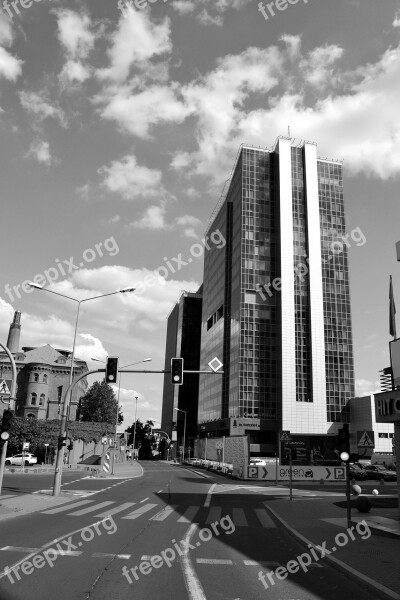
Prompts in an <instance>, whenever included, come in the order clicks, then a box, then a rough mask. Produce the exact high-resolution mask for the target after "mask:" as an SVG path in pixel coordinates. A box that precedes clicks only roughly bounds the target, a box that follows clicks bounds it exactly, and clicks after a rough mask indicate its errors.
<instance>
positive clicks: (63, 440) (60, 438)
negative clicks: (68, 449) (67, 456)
mask: <svg viewBox="0 0 400 600" xmlns="http://www.w3.org/2000/svg"><path fill="white" fill-rule="evenodd" d="M66 445H67V436H66V434H65V433H64V434H63V435H60V436H58V449H59V450H62V449H63V448H64V447H65V446H66Z"/></svg>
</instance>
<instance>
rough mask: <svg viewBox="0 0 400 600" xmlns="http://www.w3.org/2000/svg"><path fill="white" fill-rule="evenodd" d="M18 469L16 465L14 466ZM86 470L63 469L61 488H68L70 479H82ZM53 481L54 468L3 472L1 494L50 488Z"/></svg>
mask: <svg viewBox="0 0 400 600" xmlns="http://www.w3.org/2000/svg"><path fill="white" fill-rule="evenodd" d="M16 469H18V467H17V468H16ZM88 474H89V473H88V471H68V470H67V469H64V470H63V474H62V482H63V488H62V489H68V486H69V484H70V482H71V481H75V480H76V479H83V478H84V477H87V476H88ZM53 483H54V469H53V471H50V472H48V473H33V472H32V473H19V472H18V471H17V470H16V471H15V472H14V473H10V472H7V471H6V472H5V473H4V478H3V486H2V490H1V495H2V496H5V495H14V494H15V495H18V494H33V493H34V492H38V491H40V490H46V489H52V488H53Z"/></svg>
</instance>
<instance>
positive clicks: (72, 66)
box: [59, 60, 91, 86]
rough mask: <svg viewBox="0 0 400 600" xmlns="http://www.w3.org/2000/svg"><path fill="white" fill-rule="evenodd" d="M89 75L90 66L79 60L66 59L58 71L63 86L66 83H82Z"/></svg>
mask: <svg viewBox="0 0 400 600" xmlns="http://www.w3.org/2000/svg"><path fill="white" fill-rule="evenodd" d="M90 76H91V69H90V67H86V66H85V65H83V64H82V63H81V62H79V61H74V60H68V61H67V62H66V63H65V65H64V66H63V68H62V71H61V73H60V76H59V77H60V81H61V82H62V84H63V85H64V86H65V85H66V84H67V83H83V82H84V81H86V80H87V79H89V77H90Z"/></svg>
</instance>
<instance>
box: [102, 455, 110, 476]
mask: <svg viewBox="0 0 400 600" xmlns="http://www.w3.org/2000/svg"><path fill="white" fill-rule="evenodd" d="M103 471H104V472H105V473H107V474H108V473H109V472H110V452H109V451H108V452H106V455H105V458H104V462H103Z"/></svg>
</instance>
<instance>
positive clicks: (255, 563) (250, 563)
mask: <svg viewBox="0 0 400 600" xmlns="http://www.w3.org/2000/svg"><path fill="white" fill-rule="evenodd" d="M243 564H244V565H245V566H246V567H260V566H261V567H271V569H272V568H274V567H279V563H278V562H276V561H275V560H244V561H243Z"/></svg>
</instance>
